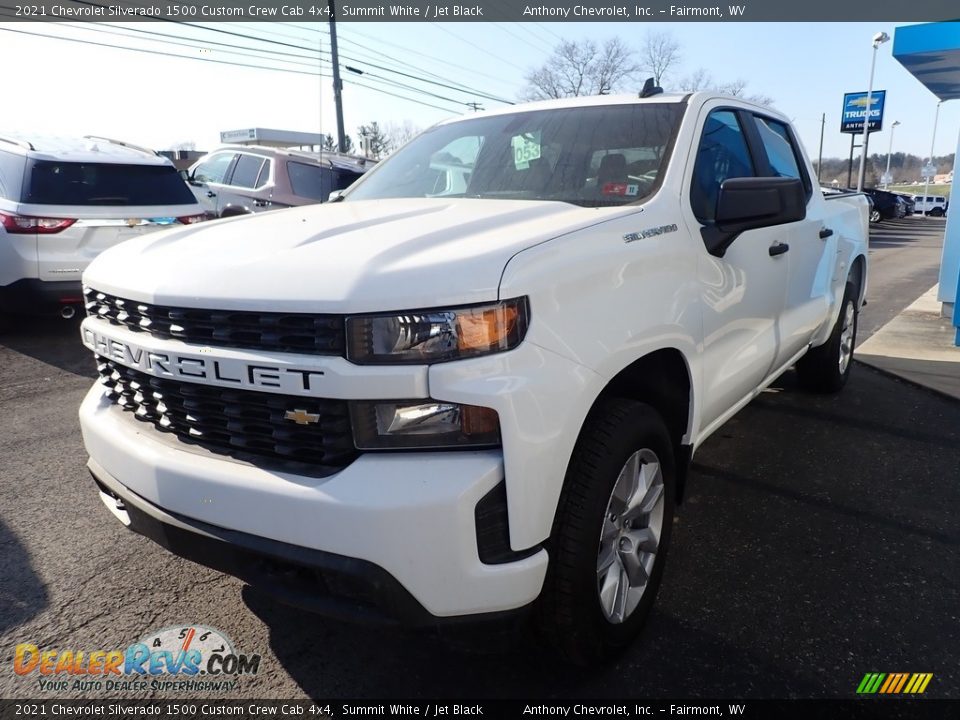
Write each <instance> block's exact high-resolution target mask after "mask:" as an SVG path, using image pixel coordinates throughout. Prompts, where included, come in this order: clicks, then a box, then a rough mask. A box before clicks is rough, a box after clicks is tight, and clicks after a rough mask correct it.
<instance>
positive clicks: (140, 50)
mask: <svg viewBox="0 0 960 720" xmlns="http://www.w3.org/2000/svg"><path fill="white" fill-rule="evenodd" d="M3 14H5V15H6V16H7V17H14V15H12V14H10V13H3ZM0 32H8V33H16V34H17V35H32V36H34V37H42V38H47V39H49V40H64V41H66V42H72V43H79V44H81V45H96V46H98V47H105V48H113V49H115V50H127V51H129V52H136V53H143V54H146V55H162V56H164V57H172V58H177V59H179V60H196V61H198V62H206V63H215V64H217V65H233V66H235V67H244V68H251V69H253V70H272V71H273V72H285V73H292V74H294V75H317V73H309V72H305V71H302V70H290V69H287V68H275V67H264V66H263V65H249V64H247V63H238V62H232V61H229V60H214V59H213V58H203V57H186V56H184V55H177V54H175V53H168V52H163V51H162V50H147V49H145V48H132V47H127V46H125V45H111V44H110V43H101V42H95V41H93V40H81V39H78V38H68V37H63V36H57V35H44V34H42V33H35V32H28V31H26V30H13V29H11V28H4V27H0Z"/></svg>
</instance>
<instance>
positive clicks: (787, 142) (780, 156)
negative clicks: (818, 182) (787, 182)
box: [753, 115, 811, 197]
mask: <svg viewBox="0 0 960 720" xmlns="http://www.w3.org/2000/svg"><path fill="white" fill-rule="evenodd" d="M753 119H754V120H755V121H756V123H757V132H758V133H759V134H760V140H761V142H763V149H764V150H765V151H766V153H767V160H768V161H769V163H770V169H771V170H772V171H773V174H774V175H776V176H777V177H786V178H799V179H800V180H801V181H802V182H803V187H804V189H805V190H806V191H807V197H809V196H810V191H811V187H810V178H808V177H807V173H806V172H804V170H803V167H802V166H801V164H800V160H799V154H798V152H797V148H796V147H795V146H794V143H793V140H791V138H790V131H789V130H787V126H786V125H784V124H783V123H781V122H777V121H776V120H771V119H770V118H765V117H759V116H757V115H755V116H754V118H753Z"/></svg>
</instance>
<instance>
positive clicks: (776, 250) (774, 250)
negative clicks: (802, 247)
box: [770, 242, 790, 257]
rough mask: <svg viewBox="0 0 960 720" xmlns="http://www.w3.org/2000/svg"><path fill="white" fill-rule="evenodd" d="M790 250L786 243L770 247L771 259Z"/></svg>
mask: <svg viewBox="0 0 960 720" xmlns="http://www.w3.org/2000/svg"><path fill="white" fill-rule="evenodd" d="M789 249H790V246H789V245H787V244H786V243H782V242H778V243H777V244H775V245H771V246H770V257H776V256H777V255H783V254H784V253H785V252H786V251H787V250H789Z"/></svg>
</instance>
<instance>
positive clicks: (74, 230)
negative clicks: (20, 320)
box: [0, 134, 204, 317]
mask: <svg viewBox="0 0 960 720" xmlns="http://www.w3.org/2000/svg"><path fill="white" fill-rule="evenodd" d="M203 218H204V215H203V210H202V209H201V208H200V206H199V205H198V204H197V201H196V199H195V198H194V197H193V193H191V192H190V190H189V188H188V187H187V186H186V184H185V183H184V182H183V180H182V179H181V178H180V176H179V175H178V174H177V171H176V168H174V166H173V164H172V163H171V162H170V161H169V160H167V159H166V158H164V157H162V156H160V155H158V154H157V153H156V152H154V151H153V150H148V149H146V148H140V147H137V146H135V145H131V144H129V143H124V142H120V141H117V140H110V139H108V138H101V137H93V136H87V137H84V138H40V137H31V136H29V135H15V136H14V135H9V134H7V135H5V134H0V316H2V315H4V314H14V313H29V314H44V313H54V312H57V311H59V312H60V314H61V315H63V316H64V317H72V316H73V315H74V314H75V312H76V308H77V307H78V306H79V305H81V303H82V302H83V293H82V291H81V288H80V274H81V273H82V272H83V271H84V270H85V269H86V267H87V265H88V264H89V263H90V261H91V260H93V258H95V257H96V256H97V255H98V254H99V253H100V252H101V251H103V250H106V249H107V248H108V247H111V246H113V245H116V244H117V243H119V242H121V241H123V240H127V239H129V238H133V237H136V236H138V235H143V234H144V233H148V232H153V231H155V230H160V229H162V228H165V227H169V226H171V225H180V224H191V223H194V222H198V221H200V220H202V219H203Z"/></svg>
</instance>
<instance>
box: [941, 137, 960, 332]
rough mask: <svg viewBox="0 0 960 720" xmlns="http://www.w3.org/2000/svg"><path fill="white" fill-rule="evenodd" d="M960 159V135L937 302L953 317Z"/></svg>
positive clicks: (959, 249) (959, 242)
mask: <svg viewBox="0 0 960 720" xmlns="http://www.w3.org/2000/svg"><path fill="white" fill-rule="evenodd" d="M958 158H960V135H958V136H957V155H955V156H954V158H953V185H952V186H951V188H950V206H949V208H948V210H947V228H946V230H945V231H944V236H943V255H942V256H941V258H940V289H939V290H938V291H937V300H939V301H940V302H942V303H943V307H942V309H941V311H940V312H941V315H943V317H953V313H954V305H955V303H956V302H957V282H958V278H960V190H958V189H957V188H958V187H960V178H958V176H957V168H958V163H957V159H958Z"/></svg>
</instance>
